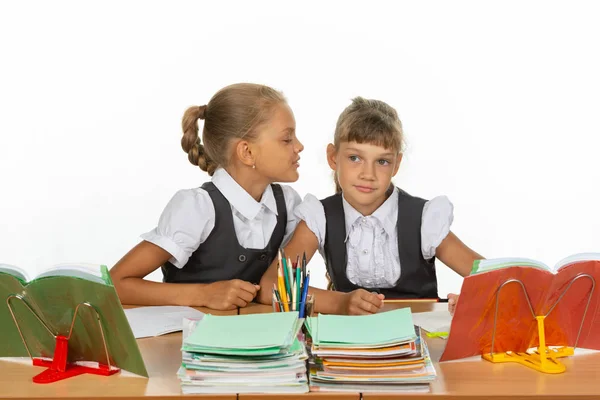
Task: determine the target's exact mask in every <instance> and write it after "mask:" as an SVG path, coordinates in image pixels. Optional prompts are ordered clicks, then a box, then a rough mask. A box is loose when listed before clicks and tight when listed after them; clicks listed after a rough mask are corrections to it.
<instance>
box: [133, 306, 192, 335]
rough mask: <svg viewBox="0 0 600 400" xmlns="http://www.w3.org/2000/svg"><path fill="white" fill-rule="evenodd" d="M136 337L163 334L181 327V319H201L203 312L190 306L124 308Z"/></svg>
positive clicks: (178, 329)
mask: <svg viewBox="0 0 600 400" xmlns="http://www.w3.org/2000/svg"><path fill="white" fill-rule="evenodd" d="M125 315H126V316H127V321H129V325H130V326H131V330H132V331H133V335H134V336H135V338H136V339H139V338H143V337H152V336H159V335H164V334H167V333H171V332H177V331H180V330H182V329H183V319H184V318H188V319H192V320H198V319H202V318H203V317H204V313H203V312H201V311H198V310H196V309H194V308H191V307H179V306H155V307H138V308H130V309H127V310H125Z"/></svg>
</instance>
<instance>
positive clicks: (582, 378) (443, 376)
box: [0, 303, 600, 400]
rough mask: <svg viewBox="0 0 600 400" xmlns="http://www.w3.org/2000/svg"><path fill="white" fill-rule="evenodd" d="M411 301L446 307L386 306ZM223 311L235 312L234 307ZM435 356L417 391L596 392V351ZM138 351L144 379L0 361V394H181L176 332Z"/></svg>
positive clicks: (552, 395)
mask: <svg viewBox="0 0 600 400" xmlns="http://www.w3.org/2000/svg"><path fill="white" fill-rule="evenodd" d="M406 306H410V307H411V308H412V310H413V312H423V311H433V310H440V309H445V308H446V304H437V303H416V304H415V303H395V304H386V308H385V309H393V308H398V307H406ZM199 310H201V311H203V312H205V313H213V314H223V313H222V312H217V311H214V310H208V309H204V308H199ZM270 311H271V307H270V306H265V305H258V304H251V305H249V306H248V307H246V308H243V309H240V314H247V313H257V312H270ZM225 314H236V310H234V311H232V312H226V313H225ZM426 340H427V343H428V345H429V349H430V352H431V357H432V359H433V360H434V361H435V362H434V365H435V368H436V371H437V373H438V377H437V379H436V381H435V382H433V383H432V384H431V393H430V394H419V395H418V396H419V397H426V396H428V395H429V396H431V395H433V396H435V397H436V399H454V400H456V399H458V398H465V397H469V399H470V400H474V399H477V398H494V399H508V398H509V396H510V397H511V398H512V399H515V398H516V399H524V398H528V399H530V398H531V397H535V396H544V398H546V399H567V398H569V399H571V398H574V397H576V398H578V399H583V398H592V397H597V396H598V394H600V383H598V382H597V379H596V377H595V375H596V371H598V370H599V369H600V353H592V354H587V355H577V356H573V357H568V358H565V359H563V360H562V361H563V362H564V364H565V365H566V367H567V372H565V373H563V374H558V375H548V374H542V373H539V372H536V371H534V370H532V369H529V368H526V367H524V366H521V365H516V364H492V363H489V362H487V361H484V360H482V359H480V358H471V359H466V360H459V361H453V362H445V363H441V364H440V363H438V362H437V360H439V357H440V356H441V354H442V351H443V349H444V346H445V341H444V340H443V339H438V338H435V339H430V338H426ZM138 344H139V346H140V351H141V352H142V356H143V357H144V361H145V363H146V367H147V369H148V373H149V375H150V378H149V379H145V378H141V377H137V376H127V374H126V373H121V374H119V375H116V376H111V377H100V376H94V375H81V376H78V377H74V378H70V379H67V380H64V381H60V382H56V383H51V384H46V385H41V384H33V383H32V382H31V378H32V377H33V376H34V375H35V374H37V373H38V372H39V371H41V370H42V369H41V368H39V367H33V366H31V364H30V360H29V359H26V362H24V363H20V362H19V363H17V362H10V361H0V397H9V398H38V399H39V398H47V399H49V398H71V399H73V398H86V399H99V398H105V397H111V398H112V399H113V400H119V399H135V398H140V397H145V396H149V397H153V398H171V399H172V398H175V397H179V396H182V395H181V390H180V387H179V381H178V380H177V377H176V375H175V373H176V371H177V368H178V367H179V365H180V363H181V351H180V347H181V333H173V334H169V335H164V336H160V337H154V338H144V339H138ZM185 397H186V398H196V397H201V398H203V399H210V398H213V399H215V398H217V399H236V398H239V399H250V398H252V400H254V399H256V400H258V399H262V398H267V399H269V398H285V399H302V398H307V397H310V398H315V397H318V398H326V399H330V400H343V399H353V400H359V399H360V394H359V393H348V394H342V393H340V394H333V393H310V394H307V395H285V396H283V395H282V396H277V395H243V394H240V395H239V396H236V395H223V396H194V395H186V396H185ZM392 397H393V396H391V395H389V394H385V395H384V394H382V395H378V394H369V393H363V399H365V400H368V399H379V400H385V399H387V398H392Z"/></svg>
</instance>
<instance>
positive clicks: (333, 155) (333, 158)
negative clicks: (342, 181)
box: [327, 143, 337, 171]
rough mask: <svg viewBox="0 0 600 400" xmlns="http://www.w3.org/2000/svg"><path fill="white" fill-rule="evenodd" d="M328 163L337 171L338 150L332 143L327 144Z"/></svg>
mask: <svg viewBox="0 0 600 400" xmlns="http://www.w3.org/2000/svg"><path fill="white" fill-rule="evenodd" d="M327 164H329V168H331V169H332V170H334V171H337V151H336V149H335V146H334V145H333V144H331V143H329V144H328V145H327Z"/></svg>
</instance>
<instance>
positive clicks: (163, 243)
mask: <svg viewBox="0 0 600 400" xmlns="http://www.w3.org/2000/svg"><path fill="white" fill-rule="evenodd" d="M212 182H213V183H214V184H215V186H216V187H217V189H219V190H220V191H221V193H222V194H223V196H225V198H226V199H227V201H229V203H230V204H231V212H232V215H233V225H234V228H235V234H236V236H237V239H238V242H239V243H240V245H241V246H242V247H245V248H247V249H263V248H265V246H266V245H267V244H268V243H269V240H271V235H272V234H273V231H274V230H275V225H277V204H276V202H275V196H274V195H273V189H272V188H271V185H268V186H267V188H266V189H265V191H264V193H263V195H262V197H261V199H260V202H258V201H256V200H254V198H252V196H250V194H249V193H248V192H246V191H245V190H244V189H243V188H242V187H241V186H240V185H239V184H238V183H237V182H236V181H235V180H234V179H233V178H232V177H231V176H230V175H229V174H228V173H227V171H225V170H224V169H222V168H219V169H217V170H216V171H215V173H214V174H213V177H212ZM281 188H282V190H283V196H284V198H285V206H286V209H287V225H286V228H285V236H284V238H283V242H282V244H281V245H282V246H284V245H285V244H286V243H287V241H288V240H289V239H290V237H291V236H292V233H293V232H294V229H295V228H296V224H297V221H298V220H297V219H296V218H295V216H294V209H295V208H296V206H297V205H298V204H300V202H301V199H300V195H298V193H297V192H296V191H295V190H294V189H292V188H291V187H290V186H286V185H281ZM214 226H215V208H214V205H213V202H212V200H211V198H210V195H209V194H208V192H207V191H206V190H204V189H202V188H195V189H183V190H179V191H178V192H177V193H175V195H174V196H173V198H171V200H170V201H169V203H168V204H167V206H166V207H165V209H164V211H163V213H162V214H161V216H160V219H159V220H158V226H157V227H156V228H154V229H153V230H151V231H150V232H147V233H144V234H143V235H141V237H142V239H144V240H146V241H148V242H151V243H154V244H155V245H157V246H159V247H161V248H163V249H164V250H166V251H167V252H169V253H170V254H171V256H172V257H171V259H170V260H169V261H170V262H171V263H172V264H173V265H175V266H176V267H177V268H183V267H184V266H185V264H186V263H187V262H188V259H189V258H190V256H191V255H192V253H193V252H194V251H196V250H197V249H198V247H199V246H200V245H201V244H202V243H204V241H205V240H206V239H207V238H208V235H210V233H211V231H212V230H213V228H214Z"/></svg>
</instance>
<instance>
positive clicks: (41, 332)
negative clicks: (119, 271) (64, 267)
mask: <svg viewBox="0 0 600 400" xmlns="http://www.w3.org/2000/svg"><path fill="white" fill-rule="evenodd" d="M3 267H4V268H1V269H0V326H1V327H2V328H1V329H0V357H27V356H28V353H27V350H26V348H25V346H24V345H23V341H22V339H21V337H20V335H19V331H18V329H17V326H16V325H15V322H14V320H13V318H12V315H11V312H10V310H9V307H8V304H7V301H6V299H7V298H8V297H9V296H11V295H16V294H20V295H21V296H23V298H24V300H25V301H26V302H27V303H28V304H29V306H30V307H31V308H32V309H33V310H34V311H35V312H36V313H37V315H38V316H39V317H40V318H41V319H42V320H43V321H44V322H45V323H46V325H47V326H48V327H49V328H50V330H51V331H52V332H53V333H54V334H59V335H64V336H68V335H69V329H70V327H71V322H72V320H73V315H74V312H75V308H76V307H77V305H78V304H79V303H83V302H88V303H90V304H91V305H93V306H94V307H95V308H96V310H98V313H99V314H100V320H101V322H102V327H103V330H104V336H105V338H106V344H107V346H108V352H109V354H110V359H111V365H113V366H115V365H116V366H117V367H119V368H121V369H123V370H126V371H129V372H132V373H134V374H138V375H142V376H146V377H147V376H148V372H147V371H146V367H145V365H144V361H143V359H142V355H141V353H140V350H139V347H138V345H137V342H136V340H135V337H134V335H133V332H132V331H131V327H130V326H129V322H128V321H127V318H126V316H125V312H124V311H123V307H122V306H121V302H120V300H119V297H118V295H117V292H116V290H115V288H114V286H113V283H112V281H111V279H110V275H109V273H108V268H107V267H106V266H104V265H103V266H98V268H100V274H98V275H99V276H100V279H98V277H95V278H94V277H90V279H92V278H93V279H95V281H90V280H87V279H83V278H81V277H74V276H65V275H52V272H50V273H49V274H46V276H43V277H39V278H36V279H33V280H32V281H30V282H25V280H24V279H23V276H21V275H20V274H18V273H15V274H14V275H13V274H11V273H10V272H9V271H10V268H7V266H5V265H4V266H3ZM54 273H55V274H61V273H68V271H60V270H57V271H55V272H54ZM80 276H81V275H80ZM100 282H102V283H100ZM10 304H11V306H12V309H13V312H14V314H15V317H16V319H17V321H18V323H19V326H20V328H21V332H22V334H23V336H24V339H25V341H26V342H27V345H28V347H29V350H30V351H31V355H32V356H33V357H48V358H51V357H52V356H53V353H54V347H55V340H54V338H53V337H52V336H51V335H50V334H49V332H48V331H47V330H46V328H44V326H43V325H42V324H41V323H40V322H39V321H38V320H37V318H36V317H35V316H34V315H33V314H32V313H31V312H30V311H29V310H28V309H27V307H26V306H25V305H24V304H23V302H22V301H20V300H18V299H15V298H12V299H11V300H10ZM68 353H69V354H68V355H69V358H68V361H69V362H75V361H98V362H101V363H105V361H106V355H105V350H104V345H103V342H102V334H101V332H100V330H99V327H98V323H97V319H96V316H95V313H94V312H93V311H92V310H90V309H89V307H85V306H81V307H79V311H78V316H77V319H76V320H75V325H74V327H73V333H72V335H71V338H70V340H69V350H68Z"/></svg>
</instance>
